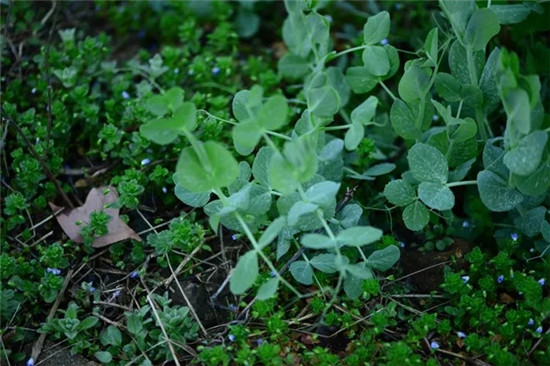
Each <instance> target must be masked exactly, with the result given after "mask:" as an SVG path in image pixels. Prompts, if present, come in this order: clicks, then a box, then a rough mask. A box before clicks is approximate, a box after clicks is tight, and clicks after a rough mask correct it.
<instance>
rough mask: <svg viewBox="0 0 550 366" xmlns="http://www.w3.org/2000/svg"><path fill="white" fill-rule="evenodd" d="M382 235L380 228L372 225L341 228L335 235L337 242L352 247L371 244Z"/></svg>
mask: <svg viewBox="0 0 550 366" xmlns="http://www.w3.org/2000/svg"><path fill="white" fill-rule="evenodd" d="M381 237H382V230H380V229H377V228H375V227H372V226H354V227H350V228H347V229H345V230H342V231H340V232H339V233H338V235H337V236H336V239H337V240H338V241H339V242H342V243H344V244H345V245H348V246H352V247H360V246H363V245H367V244H372V243H374V242H376V241H378V240H379V239H380V238H381Z"/></svg>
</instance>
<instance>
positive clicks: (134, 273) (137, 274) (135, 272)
mask: <svg viewBox="0 0 550 366" xmlns="http://www.w3.org/2000/svg"><path fill="white" fill-rule="evenodd" d="M138 277H139V273H138V271H133V272H132V273H130V278H138Z"/></svg>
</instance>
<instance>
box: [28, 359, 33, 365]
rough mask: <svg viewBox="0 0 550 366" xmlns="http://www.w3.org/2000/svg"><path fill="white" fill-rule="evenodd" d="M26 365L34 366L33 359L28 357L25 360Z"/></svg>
mask: <svg viewBox="0 0 550 366" xmlns="http://www.w3.org/2000/svg"><path fill="white" fill-rule="evenodd" d="M27 366H34V359H33V358H29V359H28V360H27Z"/></svg>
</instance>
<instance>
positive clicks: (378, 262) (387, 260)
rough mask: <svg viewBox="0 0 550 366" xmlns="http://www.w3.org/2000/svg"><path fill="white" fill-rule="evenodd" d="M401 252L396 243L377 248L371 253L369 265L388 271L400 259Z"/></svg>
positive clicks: (368, 260)
mask: <svg viewBox="0 0 550 366" xmlns="http://www.w3.org/2000/svg"><path fill="white" fill-rule="evenodd" d="M400 255H401V253H400V252H399V248H398V247H396V246H395V245H390V246H388V247H386V248H384V249H381V250H377V251H375V252H373V253H372V254H371V255H369V257H368V259H367V266H369V267H371V268H374V269H377V270H379V271H387V270H388V269H390V268H392V267H393V265H394V264H395V263H397V261H398V260H399V257H400Z"/></svg>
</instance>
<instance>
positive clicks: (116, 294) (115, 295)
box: [113, 290, 121, 297]
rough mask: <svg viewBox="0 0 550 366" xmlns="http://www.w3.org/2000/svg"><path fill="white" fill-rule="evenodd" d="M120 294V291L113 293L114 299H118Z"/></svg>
mask: <svg viewBox="0 0 550 366" xmlns="http://www.w3.org/2000/svg"><path fill="white" fill-rule="evenodd" d="M120 294H121V292H120V290H116V291H115V292H114V293H113V296H114V297H119V296H120Z"/></svg>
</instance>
